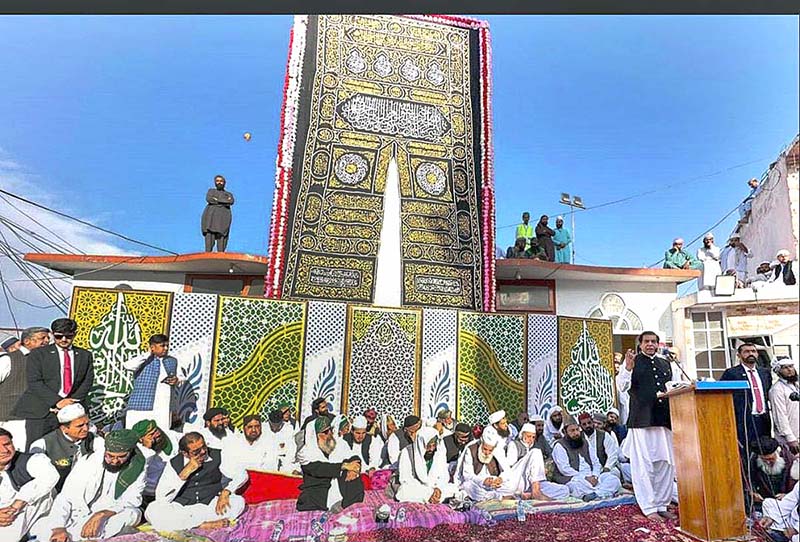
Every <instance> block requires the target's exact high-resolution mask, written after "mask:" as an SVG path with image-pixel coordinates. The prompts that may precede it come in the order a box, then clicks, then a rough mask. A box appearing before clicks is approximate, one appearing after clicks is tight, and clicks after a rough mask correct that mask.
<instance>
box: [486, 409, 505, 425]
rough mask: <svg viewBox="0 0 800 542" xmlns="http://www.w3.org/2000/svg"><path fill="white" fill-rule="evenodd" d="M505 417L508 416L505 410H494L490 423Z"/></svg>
mask: <svg viewBox="0 0 800 542" xmlns="http://www.w3.org/2000/svg"><path fill="white" fill-rule="evenodd" d="M505 417H506V411H505V410H498V411H497V412H492V414H491V415H490V416H489V423H497V422H499V421H500V420H502V419H503V418H505Z"/></svg>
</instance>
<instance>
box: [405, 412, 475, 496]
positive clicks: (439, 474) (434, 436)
mask: <svg viewBox="0 0 800 542" xmlns="http://www.w3.org/2000/svg"><path fill="white" fill-rule="evenodd" d="M398 474H399V480H400V488H399V489H398V490H397V495H395V498H396V499H397V500H398V501H400V502H418V503H431V504H440V503H444V502H446V501H448V500H449V499H453V498H455V499H456V500H463V494H462V493H461V491H460V490H459V489H458V485H456V484H452V483H450V473H449V472H448V471H447V458H446V454H445V449H444V446H441V445H439V432H438V431H436V430H435V429H433V428H432V427H423V428H422V429H420V430H419V431H417V434H416V437H415V438H414V443H413V444H410V445H408V446H406V447H405V448H403V450H402V451H401V452H400V462H399V469H398Z"/></svg>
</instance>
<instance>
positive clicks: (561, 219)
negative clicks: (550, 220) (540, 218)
mask: <svg viewBox="0 0 800 542" xmlns="http://www.w3.org/2000/svg"><path fill="white" fill-rule="evenodd" d="M556 220H560V221H562V222H563V221H564V217H563V216H561V215H558V216H557V217H556Z"/></svg>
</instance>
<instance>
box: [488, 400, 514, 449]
mask: <svg viewBox="0 0 800 542" xmlns="http://www.w3.org/2000/svg"><path fill="white" fill-rule="evenodd" d="M488 427H492V428H494V430H495V431H496V432H497V434H498V435H499V436H500V439H501V442H500V447H501V450H502V452H503V453H505V451H506V449H507V447H508V445H509V444H511V443H512V442H513V441H514V435H513V434H512V433H511V429H510V426H509V425H508V418H506V411H505V410H498V411H497V412H492V413H491V414H490V415H489V426H488ZM501 450H498V451H497V452H496V453H499V452H500V451H501Z"/></svg>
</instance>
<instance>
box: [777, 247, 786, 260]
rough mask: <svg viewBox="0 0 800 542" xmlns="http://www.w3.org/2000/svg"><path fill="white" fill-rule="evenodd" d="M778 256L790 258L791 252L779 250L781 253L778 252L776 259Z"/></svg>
mask: <svg viewBox="0 0 800 542" xmlns="http://www.w3.org/2000/svg"><path fill="white" fill-rule="evenodd" d="M778 256H786V257H787V258H788V257H789V251H788V250H786V249H785V248H782V249H780V250H779V251H778V252H777V253H776V254H775V257H776V258H777V257H778Z"/></svg>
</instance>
